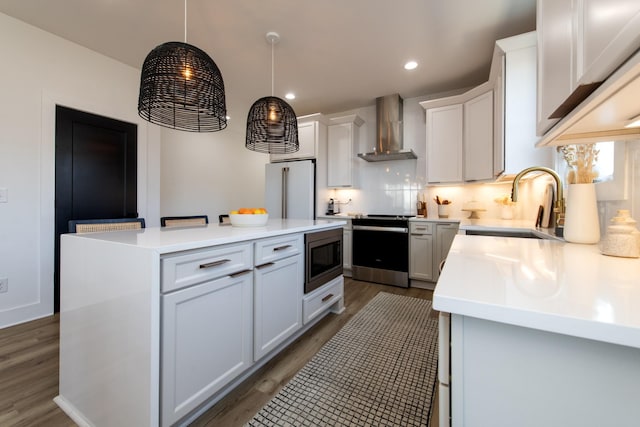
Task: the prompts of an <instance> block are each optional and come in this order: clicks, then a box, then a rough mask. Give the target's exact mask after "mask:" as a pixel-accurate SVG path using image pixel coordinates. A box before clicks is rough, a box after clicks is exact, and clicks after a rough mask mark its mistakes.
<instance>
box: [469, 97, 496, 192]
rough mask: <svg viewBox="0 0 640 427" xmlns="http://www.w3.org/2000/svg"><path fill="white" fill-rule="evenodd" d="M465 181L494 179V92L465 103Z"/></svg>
mask: <svg viewBox="0 0 640 427" xmlns="http://www.w3.org/2000/svg"><path fill="white" fill-rule="evenodd" d="M463 141H464V142H463V148H464V180H465V181H482V180H489V179H492V178H493V142H494V141H493V91H492V90H490V91H489V92H486V93H484V94H482V95H480V96H477V97H475V98H473V99H472V100H470V101H467V102H465V103H464V138H463Z"/></svg>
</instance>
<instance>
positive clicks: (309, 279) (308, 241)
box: [304, 228, 342, 294]
mask: <svg viewBox="0 0 640 427" xmlns="http://www.w3.org/2000/svg"><path fill="white" fill-rule="evenodd" d="M304 246H305V263H304V293H305V294H306V293H309V292H311V291H313V290H314V289H317V288H319V287H320V286H322V285H324V284H325V283H327V282H328V281H329V280H331V279H333V278H336V277H338V276H340V275H341V274H342V228H334V229H331V230H325V231H318V232H315V233H307V234H305V235H304Z"/></svg>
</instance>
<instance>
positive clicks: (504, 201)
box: [493, 194, 516, 206]
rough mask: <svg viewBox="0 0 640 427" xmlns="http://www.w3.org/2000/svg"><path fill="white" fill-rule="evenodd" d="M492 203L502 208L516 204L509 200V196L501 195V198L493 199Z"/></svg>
mask: <svg viewBox="0 0 640 427" xmlns="http://www.w3.org/2000/svg"><path fill="white" fill-rule="evenodd" d="M493 201H494V202H496V203H497V204H499V205H504V206H515V204H516V202H514V201H512V200H511V194H503V195H502V196H500V197H496V198H495V199H493Z"/></svg>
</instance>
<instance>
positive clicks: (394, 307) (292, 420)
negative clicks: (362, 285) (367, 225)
mask: <svg viewBox="0 0 640 427" xmlns="http://www.w3.org/2000/svg"><path fill="white" fill-rule="evenodd" d="M430 312H431V301H428V300H423V299H418V298H411V297H406V296H400V295H394V294H389V293H386V292H381V293H379V294H378V295H376V296H375V297H374V298H373V299H372V300H371V301H370V302H369V303H368V304H367V305H366V306H365V307H364V308H363V309H362V310H360V311H359V312H358V313H356V314H355V315H354V316H353V318H352V319H351V320H350V321H349V322H347V324H346V325H345V326H344V327H343V328H342V329H341V330H340V331H339V332H338V333H337V334H336V335H335V336H334V337H333V338H331V339H330V340H329V341H328V342H327V343H326V344H325V345H324V346H323V347H322V348H321V349H320V351H319V352H318V353H317V354H316V355H315V356H314V357H313V358H312V359H311V360H310V361H309V362H308V363H307V364H306V365H305V366H304V367H303V368H302V369H301V370H300V371H299V372H298V373H297V374H296V375H295V376H294V377H293V378H292V379H291V381H289V382H288V383H287V384H286V385H285V386H284V388H283V389H282V390H280V392H279V393H278V394H277V395H276V396H274V397H273V399H271V401H269V402H268V403H267V404H266V405H265V406H264V407H263V408H262V409H261V410H260V411H259V412H258V413H257V414H256V415H255V417H254V418H253V419H252V420H251V421H249V423H247V424H246V426H251V427H262V426H278V427H286V426H295V427H298V426H428V425H429V417H430V415H431V410H432V399H433V395H434V393H435V385H436V378H437V365H438V321H437V319H436V318H434V316H431V317H430V316H429V313H430Z"/></svg>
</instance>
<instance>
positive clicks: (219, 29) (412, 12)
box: [0, 0, 536, 119]
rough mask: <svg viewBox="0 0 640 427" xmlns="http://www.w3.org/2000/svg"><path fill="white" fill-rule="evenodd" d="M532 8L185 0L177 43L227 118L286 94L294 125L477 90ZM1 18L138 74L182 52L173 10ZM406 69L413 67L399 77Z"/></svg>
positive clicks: (529, 24) (46, 7)
mask: <svg viewBox="0 0 640 427" xmlns="http://www.w3.org/2000/svg"><path fill="white" fill-rule="evenodd" d="M535 4H536V1H535V0H483V1H475V0H398V1H389V0H315V1H312V0H298V1H294V0H189V2H188V7H187V10H188V12H187V30H188V31H187V42H188V43H190V44H193V45H195V46H197V47H199V48H201V49H202V50H204V51H205V52H207V53H208V54H209V55H210V56H211V57H212V58H213V60H214V61H215V62H216V64H217V65H218V67H219V68H220V70H221V71H222V75H223V78H224V82H225V88H226V94H227V108H228V110H229V114H230V116H231V117H232V119H233V118H234V117H242V118H243V119H244V117H245V116H246V114H247V112H248V110H249V107H250V106H251V104H252V103H253V102H254V101H255V100H256V99H258V98H260V97H263V96H267V95H270V94H271V47H270V45H269V43H268V42H267V40H266V37H265V35H266V33H267V32H269V31H275V32H277V33H279V34H280V42H279V43H278V44H277V45H275V48H274V54H275V95H276V96H279V97H284V94H285V93H286V92H289V91H291V92H294V93H295V94H296V96H297V98H296V99H295V100H293V101H290V104H291V105H292V107H293V108H294V110H295V111H296V114H297V115H306V114H311V113H315V112H321V113H325V114H331V113H336V112H341V111H347V110H350V109H353V108H358V107H362V106H366V105H373V104H374V102H375V98H376V97H378V96H383V95H387V94H392V93H399V94H400V95H401V96H402V97H403V98H410V97H417V96H426V95H430V94H435V93H440V92H446V91H451V90H456V89H461V88H466V87H469V86H473V85H477V84H480V83H482V82H484V81H486V80H487V78H488V75H489V66H490V61H491V55H492V52H493V46H494V42H495V40H497V39H501V38H504V37H508V36H512V35H516V34H520V33H524V32H527V31H531V30H534V29H535ZM0 12H2V13H5V14H7V15H10V16H13V17H15V18H17V19H20V20H22V21H25V22H27V23H29V24H32V25H34V26H36V27H39V28H42V29H44V30H46V31H48V32H50V33H53V34H56V35H58V36H60V37H63V38H65V39H68V40H71V41H73V42H76V43H78V44H80V45H82V46H85V47H87V48H89V49H92V50H94V51H97V52H100V53H102V54H104V55H107V56H109V57H112V58H114V59H117V60H118V61H121V62H124V63H125V64H128V65H130V66H132V67H135V68H137V69H140V68H141V67H142V62H143V61H144V58H145V56H146V55H147V54H148V53H149V51H150V50H151V49H153V48H154V47H155V46H157V45H159V44H162V43H164V42H167V41H184V21H185V17H184V1H183V0H91V1H87V0H55V1H51V0H0ZM408 60H415V61H417V62H418V63H419V66H418V68H417V69H415V70H413V71H406V70H404V68H403V65H404V63H405V62H406V61H408Z"/></svg>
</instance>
